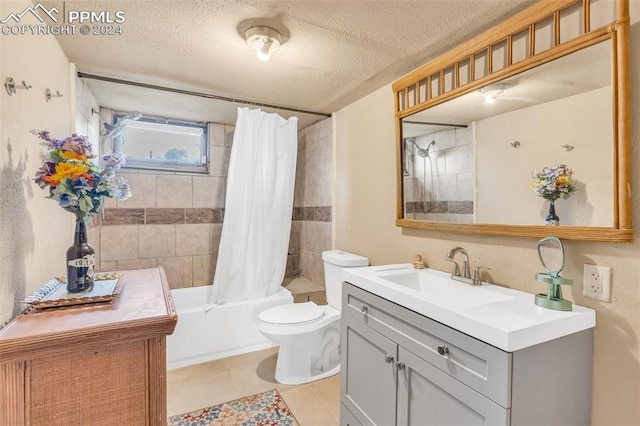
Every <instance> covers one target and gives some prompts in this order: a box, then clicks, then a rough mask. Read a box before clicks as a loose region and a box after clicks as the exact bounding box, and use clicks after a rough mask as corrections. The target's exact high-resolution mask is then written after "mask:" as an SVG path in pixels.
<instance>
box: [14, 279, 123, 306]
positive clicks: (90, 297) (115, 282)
mask: <svg viewBox="0 0 640 426" xmlns="http://www.w3.org/2000/svg"><path fill="white" fill-rule="evenodd" d="M123 275H124V273H122V272H106V273H98V274H95V275H94V276H93V287H92V288H91V289H90V290H87V291H84V292H82V293H69V292H67V282H66V280H65V279H64V278H52V279H50V280H49V281H47V283H46V284H45V285H43V286H42V287H40V288H39V289H38V290H36V291H35V292H33V293H31V295H29V296H28V297H27V298H26V299H24V300H23V301H22V304H23V305H25V307H26V308H29V307H30V308H35V309H45V308H56V307H60V306H72V305H84V304H87V303H98V302H112V301H113V300H114V299H115V297H116V296H117V295H118V294H119V293H120V290H122V286H123V284H124V279H123Z"/></svg>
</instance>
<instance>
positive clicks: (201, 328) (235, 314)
mask: <svg viewBox="0 0 640 426" xmlns="http://www.w3.org/2000/svg"><path fill="white" fill-rule="evenodd" d="M211 288H212V286H210V285H207V286H201V287H190V288H181V289H177V290H171V295H172V296H173V300H174V302H175V305H176V310H177V312H178V325H177V326H176V329H175V331H174V332H173V334H172V335H170V336H167V369H169V370H173V369H175V368H180V367H185V366H187V365H192V364H198V363H201V362H206V361H212V360H215V359H219V358H224V357H228V356H232V355H238V354H243V353H247V352H253V351H257V350H260V349H266V348H270V347H272V346H276V344H275V343H273V342H271V341H270V340H269V339H267V338H266V337H264V336H263V335H262V334H261V333H260V332H259V331H258V329H257V328H256V321H257V319H258V314H259V313H260V312H261V311H263V310H265V309H267V308H270V307H272V306H277V305H284V304H287V303H293V296H292V295H291V293H290V292H289V290H287V289H285V288H281V289H280V291H279V292H278V293H276V294H274V295H273V296H270V297H264V298H261V299H254V300H247V301H242V302H234V303H227V304H225V305H221V306H216V307H214V308H213V309H211V310H209V311H208V312H205V311H204V305H205V303H206V301H207V300H209V293H210V291H211Z"/></svg>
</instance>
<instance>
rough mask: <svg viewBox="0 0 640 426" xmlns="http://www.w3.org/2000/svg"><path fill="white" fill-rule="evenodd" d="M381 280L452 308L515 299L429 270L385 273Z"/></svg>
mask: <svg viewBox="0 0 640 426" xmlns="http://www.w3.org/2000/svg"><path fill="white" fill-rule="evenodd" d="M380 278H382V279H384V280H387V281H391V282H392V283H394V284H397V285H400V286H402V287H404V288H407V289H410V290H413V291H416V292H418V293H420V294H421V296H423V297H425V298H427V299H429V300H432V301H434V302H438V303H440V304H448V305H451V306H459V307H470V306H478V305H486V304H489V303H495V302H500V301H503V300H509V299H513V297H512V296H509V295H507V294H502V293H499V292H496V291H495V288H493V287H494V286H489V285H487V284H483V285H477V286H476V285H470V284H467V283H462V282H460V281H454V280H452V279H451V278H444V277H442V276H440V275H439V274H433V273H429V270H424V271H423V272H420V270H408V271H407V270H405V271H396V272H391V273H389V272H383V273H381V274H380Z"/></svg>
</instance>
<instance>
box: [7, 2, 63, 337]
mask: <svg viewBox="0 0 640 426" xmlns="http://www.w3.org/2000/svg"><path fill="white" fill-rule="evenodd" d="M30 4H31V3H30V2H29V1H13V2H8V3H7V2H0V16H3V17H4V16H7V15H8V14H9V13H11V12H15V11H20V10H22V9H24V8H26V7H27V6H29V5H30ZM0 70H1V73H0V75H1V78H2V82H3V83H4V80H5V78H6V77H13V79H14V80H16V81H17V82H18V83H20V82H22V80H25V81H26V82H27V84H30V85H31V86H33V87H32V89H31V90H18V91H17V93H16V95H15V96H9V95H8V94H7V91H6V90H5V88H4V86H3V87H2V88H1V90H0V326H2V325H3V324H4V323H5V322H6V321H7V320H9V319H10V318H11V317H13V315H15V314H16V313H17V312H19V310H20V309H21V305H20V303H19V302H20V301H21V300H22V299H23V298H24V296H25V295H28V294H29V293H31V292H32V291H34V290H36V289H37V288H39V287H40V286H41V285H42V284H44V283H45V282H46V281H47V280H49V279H50V278H52V277H54V276H60V275H64V274H65V267H64V265H65V253H66V251H67V248H68V247H69V246H70V245H71V244H72V242H73V241H72V228H71V224H72V220H73V215H71V214H70V213H68V212H66V211H64V210H63V209H62V208H61V207H59V206H58V205H57V203H56V202H55V201H52V200H49V199H46V198H45V196H46V195H47V192H46V191H45V190H42V189H40V188H39V187H38V186H37V185H36V184H35V183H34V182H33V176H34V174H35V172H36V170H38V168H39V167H40V152H41V151H40V145H39V141H40V139H38V138H36V137H35V136H33V135H31V134H30V133H29V132H30V131H31V130H32V129H38V130H49V131H50V132H51V135H52V136H54V137H57V138H64V137H66V136H69V135H70V134H71V132H72V131H73V125H72V123H73V118H72V117H73V112H72V111H73V109H74V106H73V99H74V95H73V87H72V86H71V73H70V67H69V61H68V60H67V58H66V57H65V55H64V53H63V52H62V50H61V49H60V47H59V46H58V43H57V42H56V40H55V38H54V37H53V36H31V35H19V36H13V35H11V36H6V35H3V36H1V37H0ZM47 88H50V89H51V90H52V91H53V92H54V93H55V91H56V90H59V91H60V92H61V93H62V94H63V95H64V97H63V98H54V99H53V100H52V101H51V102H46V101H45V96H44V93H45V89H47Z"/></svg>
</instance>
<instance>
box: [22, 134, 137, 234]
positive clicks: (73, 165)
mask: <svg viewBox="0 0 640 426" xmlns="http://www.w3.org/2000/svg"><path fill="white" fill-rule="evenodd" d="M32 133H33V134H34V135H36V136H38V137H39V138H40V139H42V142H41V143H40V144H41V145H42V146H43V147H44V148H45V149H46V152H44V153H43V159H42V160H43V161H42V166H40V169H38V171H37V172H36V176H35V179H34V180H35V182H36V183H37V184H38V186H40V188H42V189H45V188H47V187H49V197H48V198H51V199H54V200H56V201H57V202H58V204H60V206H61V207H62V208H63V209H65V210H67V211H70V212H72V213H74V214H75V215H76V218H78V219H82V220H84V221H85V222H86V221H88V220H89V219H90V217H91V216H93V215H94V214H96V213H98V212H99V211H100V207H101V206H102V198H103V197H110V198H111V197H116V198H118V199H119V200H126V199H127V198H129V197H130V196H131V191H130V190H129V185H128V184H127V182H126V181H125V180H124V179H123V178H117V177H116V174H115V171H116V170H118V169H119V168H120V167H121V166H122V165H123V164H124V163H125V158H124V155H123V154H122V153H120V152H113V153H107V154H106V155H104V156H103V157H102V159H103V161H104V168H103V169H102V170H101V169H100V168H99V167H98V166H96V165H95V164H94V163H93V162H92V161H90V160H91V159H92V158H95V156H94V155H93V153H92V152H91V143H90V142H89V140H88V139H87V137H86V136H79V135H77V134H75V133H74V134H73V135H71V136H69V137H67V138H65V139H62V140H58V139H53V138H52V137H51V136H50V134H49V132H48V131H36V130H34V131H32Z"/></svg>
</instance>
